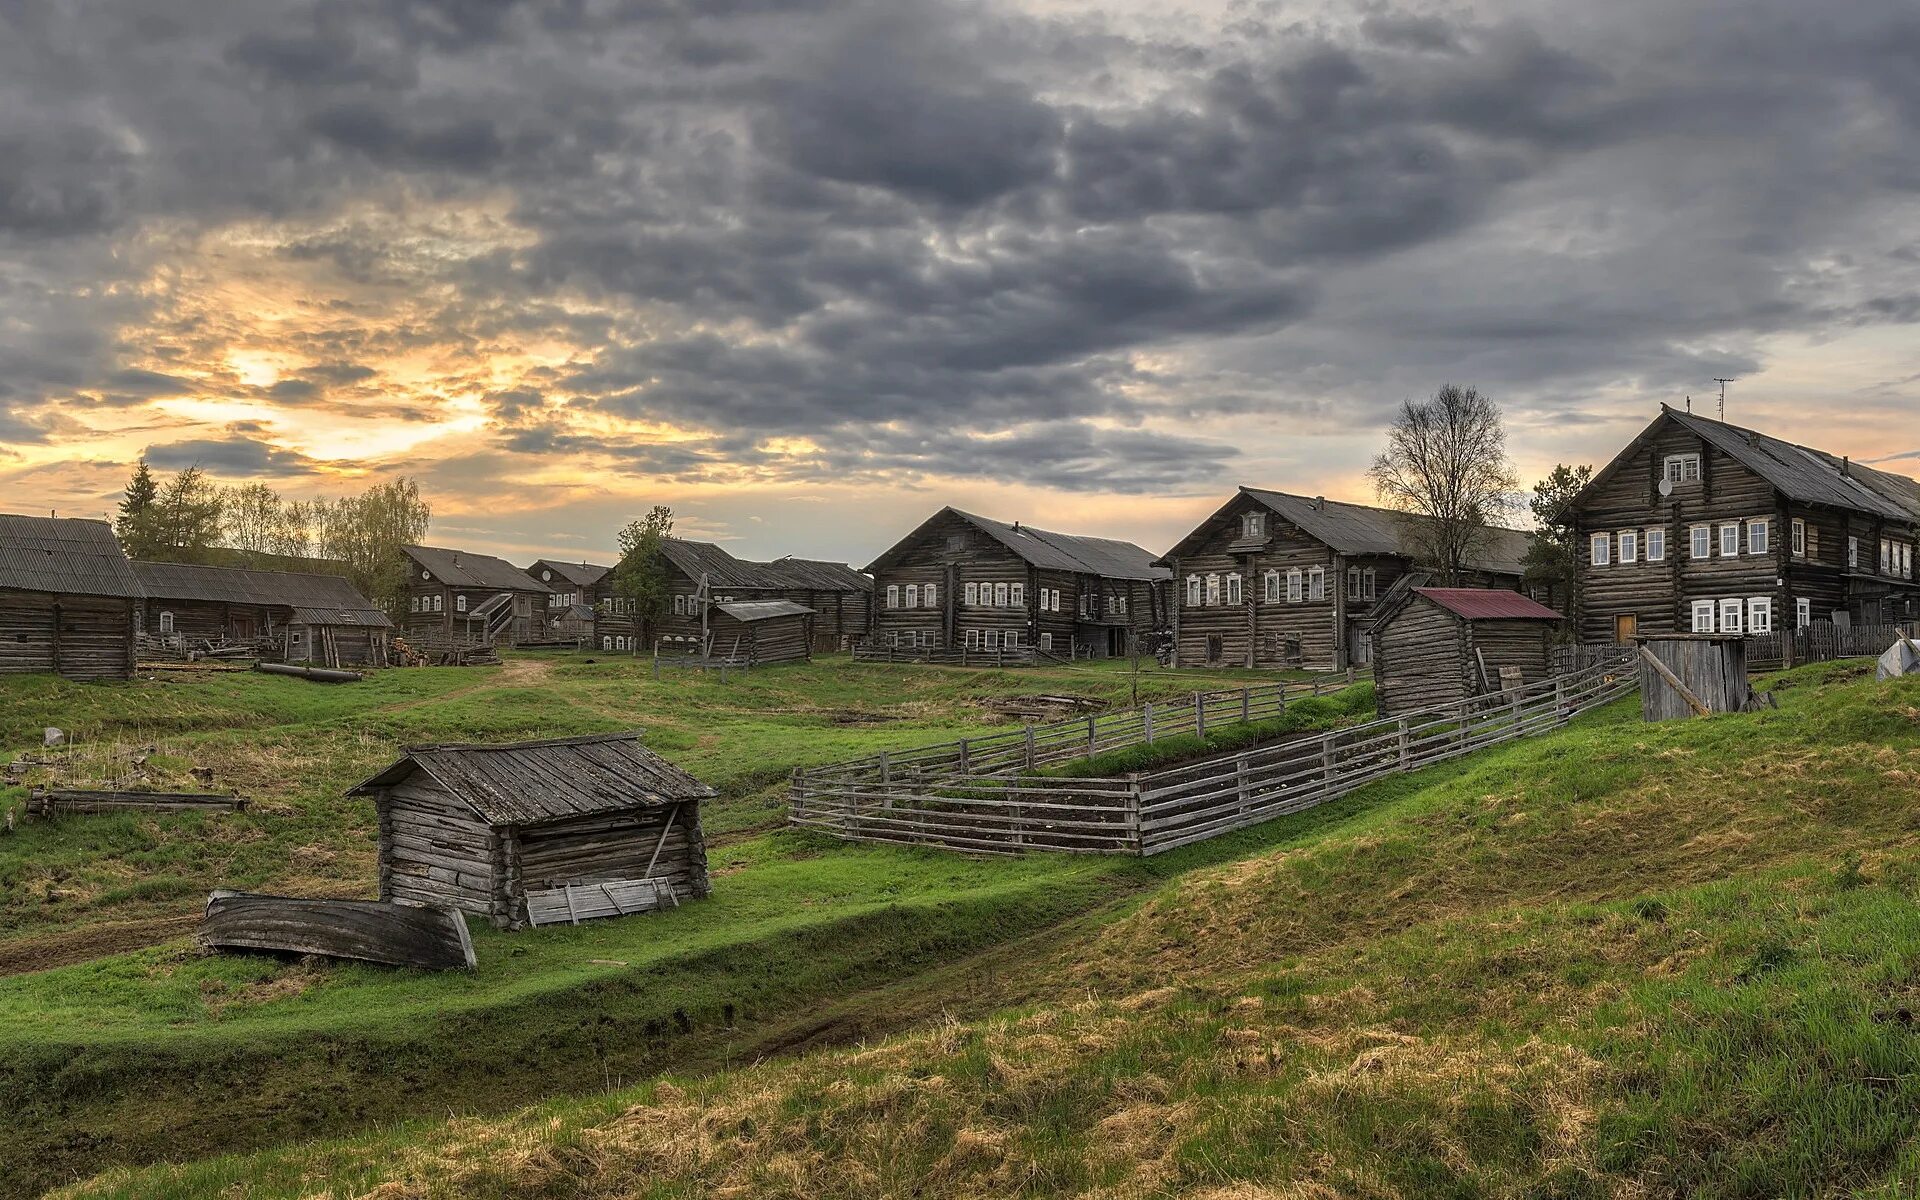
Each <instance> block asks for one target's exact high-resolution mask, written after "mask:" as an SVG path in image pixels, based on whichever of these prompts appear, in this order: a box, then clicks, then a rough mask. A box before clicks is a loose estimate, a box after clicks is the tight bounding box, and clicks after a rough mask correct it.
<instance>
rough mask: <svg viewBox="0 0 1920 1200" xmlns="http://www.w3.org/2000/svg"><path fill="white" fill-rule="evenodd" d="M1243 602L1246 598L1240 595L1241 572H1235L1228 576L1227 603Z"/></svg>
mask: <svg viewBox="0 0 1920 1200" xmlns="http://www.w3.org/2000/svg"><path fill="white" fill-rule="evenodd" d="M1243 600H1245V597H1244V596H1242V595H1241V594H1240V572H1238V571H1235V572H1233V573H1231V574H1229V575H1228V576H1227V603H1228V604H1239V603H1241V602H1242V601H1243Z"/></svg>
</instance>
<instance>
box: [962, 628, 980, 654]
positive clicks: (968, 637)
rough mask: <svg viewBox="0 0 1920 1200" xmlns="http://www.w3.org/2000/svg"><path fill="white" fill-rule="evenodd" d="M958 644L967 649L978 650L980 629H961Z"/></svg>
mask: <svg viewBox="0 0 1920 1200" xmlns="http://www.w3.org/2000/svg"><path fill="white" fill-rule="evenodd" d="M960 644H961V645H963V646H965V647H966V648H967V649H969V650H978V649H979V648H980V631H979V630H978V629H968V630H963V631H962V632H961V634H960Z"/></svg>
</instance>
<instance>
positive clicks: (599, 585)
mask: <svg viewBox="0 0 1920 1200" xmlns="http://www.w3.org/2000/svg"><path fill="white" fill-rule="evenodd" d="M527 574H528V575H531V576H532V577H533V578H535V579H537V580H539V581H540V582H541V583H544V584H546V585H547V586H548V587H550V588H552V589H553V591H552V593H551V594H550V595H548V597H547V608H546V612H545V613H544V614H543V615H542V620H543V621H544V623H545V625H546V631H547V635H548V637H549V638H550V639H551V640H553V641H558V642H571V643H576V644H584V645H587V646H598V645H599V644H600V640H599V639H600V635H601V634H602V632H604V633H605V634H606V637H607V644H606V646H605V647H603V648H604V649H607V650H611V649H613V648H614V646H613V637H614V633H615V630H614V629H613V624H614V622H613V621H612V620H611V618H612V615H613V614H612V613H611V611H609V612H608V614H607V615H608V617H609V622H608V625H607V628H606V629H605V630H604V631H603V630H602V629H601V628H600V602H601V600H602V599H603V598H608V597H611V596H612V595H613V568H612V567H603V566H600V565H598V564H597V563H590V562H562V561H561V560H559V559H553V558H542V559H536V560H535V561H534V563H533V565H532V566H529V567H528V568H527ZM619 632H620V633H621V635H622V636H623V638H624V637H625V636H628V635H630V634H631V630H627V629H622V630H620V631H619ZM626 648H627V647H626V646H625V645H624V644H623V645H622V646H621V647H620V649H623V650H624V649H626Z"/></svg>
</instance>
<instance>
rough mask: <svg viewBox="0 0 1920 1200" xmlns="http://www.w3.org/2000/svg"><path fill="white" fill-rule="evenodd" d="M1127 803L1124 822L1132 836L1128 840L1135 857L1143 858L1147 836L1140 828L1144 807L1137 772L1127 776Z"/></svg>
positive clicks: (1145, 851)
mask: <svg viewBox="0 0 1920 1200" xmlns="http://www.w3.org/2000/svg"><path fill="white" fill-rule="evenodd" d="M1125 803H1126V813H1125V816H1124V820H1125V821H1126V828H1127V832H1128V834H1130V835H1131V836H1130V837H1129V838H1127V839H1126V840H1127V841H1130V842H1131V843H1132V846H1133V853H1134V855H1135V857H1141V858H1143V857H1145V856H1146V853H1147V835H1146V832H1145V831H1144V830H1142V829H1141V828H1140V809H1141V807H1142V805H1141V802H1140V774H1139V772H1137V771H1136V772H1133V773H1132V774H1130V775H1128V776H1127V798H1126V801H1125Z"/></svg>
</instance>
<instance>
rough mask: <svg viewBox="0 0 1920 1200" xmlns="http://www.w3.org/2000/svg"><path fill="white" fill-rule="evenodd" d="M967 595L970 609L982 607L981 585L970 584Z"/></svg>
mask: <svg viewBox="0 0 1920 1200" xmlns="http://www.w3.org/2000/svg"><path fill="white" fill-rule="evenodd" d="M966 595H967V607H968V608H978V607H979V606H980V585H979V584H977V583H970V584H968V585H967V593H966Z"/></svg>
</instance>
